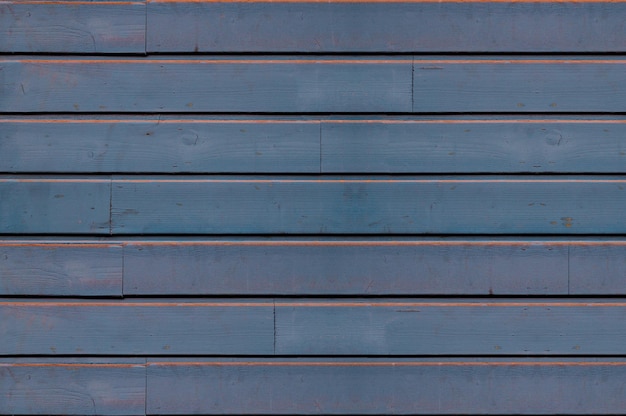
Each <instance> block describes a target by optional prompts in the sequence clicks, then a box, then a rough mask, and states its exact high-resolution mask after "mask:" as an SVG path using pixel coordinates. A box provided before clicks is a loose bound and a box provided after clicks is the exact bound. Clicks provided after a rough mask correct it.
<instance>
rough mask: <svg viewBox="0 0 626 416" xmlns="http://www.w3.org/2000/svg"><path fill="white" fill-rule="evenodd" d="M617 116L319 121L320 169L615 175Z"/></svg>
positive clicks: (625, 154) (619, 147)
mask: <svg viewBox="0 0 626 416" xmlns="http://www.w3.org/2000/svg"><path fill="white" fill-rule="evenodd" d="M625 134H626V123H624V120H623V119H621V118H620V119H587V118H585V119H583V118H579V119H570V120H563V119H560V120H559V119H545V118H543V119H541V118H527V119H498V118H489V119H482V120H480V119H459V118H456V119H451V118H439V119H432V118H431V119H406V120H398V119H369V120H328V121H323V122H322V172H328V173H352V172H370V173H375V172H377V173H504V172H506V173H537V172H541V173H547V172H554V173H600V172H602V173H621V172H624V169H625V168H626V147H625V146H624V141H623V137H624V135H625Z"/></svg>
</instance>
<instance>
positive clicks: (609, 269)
mask: <svg viewBox="0 0 626 416" xmlns="http://www.w3.org/2000/svg"><path fill="white" fill-rule="evenodd" d="M570 253H571V259H570V292H571V293H572V294H573V295H576V294H593V295H599V294H612V295H624V294H626V245H625V244H623V243H605V244H601V243H600V244H598V245H594V246H591V247H587V246H576V247H572V248H571V249H570Z"/></svg>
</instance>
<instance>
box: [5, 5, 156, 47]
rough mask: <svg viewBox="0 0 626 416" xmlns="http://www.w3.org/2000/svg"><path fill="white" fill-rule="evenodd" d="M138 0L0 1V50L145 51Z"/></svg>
mask: <svg viewBox="0 0 626 416" xmlns="http://www.w3.org/2000/svg"><path fill="white" fill-rule="evenodd" d="M145 43H146V5H145V2H143V1H67V0H65V1H32V0H9V1H3V2H2V3H0V52H3V53H6V52H13V53H14V52H20V53H23V52H26V53H42V52H55V53H145Z"/></svg>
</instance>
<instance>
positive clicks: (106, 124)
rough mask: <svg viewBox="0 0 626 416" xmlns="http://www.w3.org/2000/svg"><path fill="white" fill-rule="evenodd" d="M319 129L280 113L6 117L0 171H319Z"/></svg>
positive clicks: (0, 126)
mask: <svg viewBox="0 0 626 416" xmlns="http://www.w3.org/2000/svg"><path fill="white" fill-rule="evenodd" d="M319 129H320V126H319V121H316V120H309V121H307V120H298V119H280V120H279V119H276V118H272V119H267V118H258V119H247V120H242V119H216V118H208V117H201V118H197V117H195V118H190V117H178V118H173V117H162V116H160V117H158V118H157V117H130V118H129V117H118V118H116V119H114V118H111V117H108V118H101V117H91V118H84V117H72V118H16V117H14V118H4V119H0V131H2V134H0V149H2V153H3V155H4V156H5V157H3V158H1V159H0V171H5V172H21V173H24V172H76V173H90V172H97V173H108V172H116V173H124V172H132V173H142V172H157V173H180V172H186V173H240V172H245V173H253V172H254V173H256V172H273V173H276V172H278V173H280V172H286V173H319V171H320V156H319V153H320V138H319V135H320V133H319Z"/></svg>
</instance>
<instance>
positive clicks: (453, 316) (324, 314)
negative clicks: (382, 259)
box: [276, 299, 626, 356]
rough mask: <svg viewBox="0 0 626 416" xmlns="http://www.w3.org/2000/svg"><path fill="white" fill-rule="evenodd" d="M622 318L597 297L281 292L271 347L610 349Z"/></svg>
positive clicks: (340, 350) (619, 343) (336, 351)
mask: <svg viewBox="0 0 626 416" xmlns="http://www.w3.org/2000/svg"><path fill="white" fill-rule="evenodd" d="M625 322H626V303H623V302H610V301H605V300H594V301H590V300H588V299H571V300H569V299H568V300H550V299H542V300H540V301H537V300H531V299H506V300H484V299H483V300H458V299H457V300H446V299H437V300H433V299H417V300H416V299H402V300H378V299H376V300H374V299H372V300H323V301H316V300H295V301H294V300H285V301H282V300H281V301H277V302H276V354H278V355H474V354H476V355H485V356H486V355H503V354H504V355H511V354H523V355H531V354H534V355H572V354H589V355H598V354H605V355H611V354H613V355H618V354H620V352H621V351H622V348H623V345H624V342H626V336H625V335H624V334H626V323H625Z"/></svg>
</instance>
